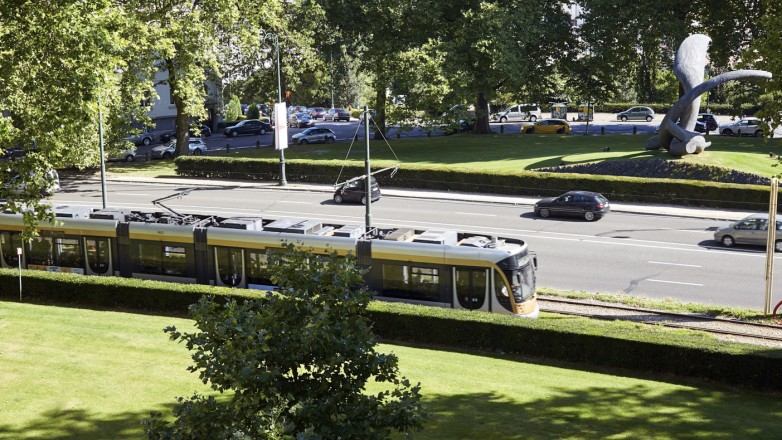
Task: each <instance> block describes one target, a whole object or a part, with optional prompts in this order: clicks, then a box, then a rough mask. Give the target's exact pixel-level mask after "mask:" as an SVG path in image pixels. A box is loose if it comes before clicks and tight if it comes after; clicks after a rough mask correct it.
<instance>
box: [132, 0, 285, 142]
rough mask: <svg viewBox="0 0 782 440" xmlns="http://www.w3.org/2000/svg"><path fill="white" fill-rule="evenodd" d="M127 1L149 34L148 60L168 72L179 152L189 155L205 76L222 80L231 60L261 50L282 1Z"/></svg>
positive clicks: (204, 90)
mask: <svg viewBox="0 0 782 440" xmlns="http://www.w3.org/2000/svg"><path fill="white" fill-rule="evenodd" d="M124 1H125V2H126V7H127V8H128V9H129V10H131V11H134V13H135V14H136V15H137V17H138V20H139V21H140V22H142V23H143V26H142V27H141V29H142V30H143V33H144V34H145V35H147V37H148V38H149V41H150V47H149V49H150V51H149V53H148V59H147V62H148V63H149V64H150V65H154V66H156V67H158V68H159V69H160V70H161V71H163V72H165V78H166V79H165V82H166V83H168V85H169V87H170V88H171V96H172V98H173V101H174V105H175V106H176V110H177V115H176V124H175V125H176V130H177V153H176V154H177V155H180V154H181V155H186V154H188V153H189V151H190V150H189V147H188V137H189V136H188V127H189V125H190V124H189V123H190V120H191V119H193V118H196V119H202V118H204V117H205V116H206V114H207V113H206V109H205V107H204V101H205V97H206V93H207V88H206V87H205V83H206V81H207V80H211V81H215V82H216V81H218V80H219V78H220V77H221V75H222V74H223V70H224V69H223V68H225V70H226V71H228V70H231V67H230V66H231V62H232V61H234V60H246V59H247V56H246V54H248V53H250V54H256V53H257V52H258V47H259V45H260V41H259V39H260V37H261V33H262V30H263V29H265V28H266V26H273V25H276V24H278V23H279V21H280V18H279V17H280V15H279V14H281V8H280V5H279V3H278V2H261V1H259V0H204V1H193V0H169V1H165V2H151V1H148V0H124ZM226 53H227V54H230V55H226Z"/></svg>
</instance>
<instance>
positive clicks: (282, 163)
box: [263, 33, 288, 186]
mask: <svg viewBox="0 0 782 440" xmlns="http://www.w3.org/2000/svg"><path fill="white" fill-rule="evenodd" d="M267 38H268V39H270V40H272V41H274V52H275V55H276V56H277V103H281V102H282V81H281V80H280V40H279V38H278V37H277V34H274V33H266V34H264V36H263V39H264V40H266V39H267ZM277 119H279V118H277ZM277 125H279V124H277ZM279 128H280V127H275V128H274V129H275V131H276V130H278V129H279ZM276 137H277V136H276V135H275V138H276ZM278 141H280V140H278ZM277 147H278V149H279V150H280V186H285V185H287V184H288V182H287V181H286V180H285V149H284V148H282V145H277Z"/></svg>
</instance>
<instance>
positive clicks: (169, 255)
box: [135, 243, 187, 277]
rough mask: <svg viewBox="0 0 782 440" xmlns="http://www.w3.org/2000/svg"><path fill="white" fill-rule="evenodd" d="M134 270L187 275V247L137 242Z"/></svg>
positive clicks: (156, 273) (147, 272)
mask: <svg viewBox="0 0 782 440" xmlns="http://www.w3.org/2000/svg"><path fill="white" fill-rule="evenodd" d="M137 249H138V259H137V260H136V261H137V266H136V269H135V270H136V271H138V272H140V273H146V274H151V275H168V276H180V277H183V276H187V249H186V248H185V247H184V246H169V245H164V244H160V243H138V247H137Z"/></svg>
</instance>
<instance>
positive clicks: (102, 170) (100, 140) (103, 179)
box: [98, 95, 106, 209]
mask: <svg viewBox="0 0 782 440" xmlns="http://www.w3.org/2000/svg"><path fill="white" fill-rule="evenodd" d="M101 107H102V105H101V101H100V95H98V145H99V147H100V193H101V200H102V201H103V209H106V158H105V156H104V154H103V110H102V108H101Z"/></svg>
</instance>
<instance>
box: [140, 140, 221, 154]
mask: <svg viewBox="0 0 782 440" xmlns="http://www.w3.org/2000/svg"><path fill="white" fill-rule="evenodd" d="M188 147H190V154H192V155H195V156H200V155H202V154H204V151H206V150H208V148H207V146H206V143H205V142H204V140H203V139H201V138H191V139H190V140H189V141H188ZM175 151H176V140H173V141H171V142H169V143H168V145H161V146H159V147H155V148H153V149H152V150H151V151H150V152H149V157H150V158H152V159H170V158H171V157H173V156H174V152H175Z"/></svg>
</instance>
